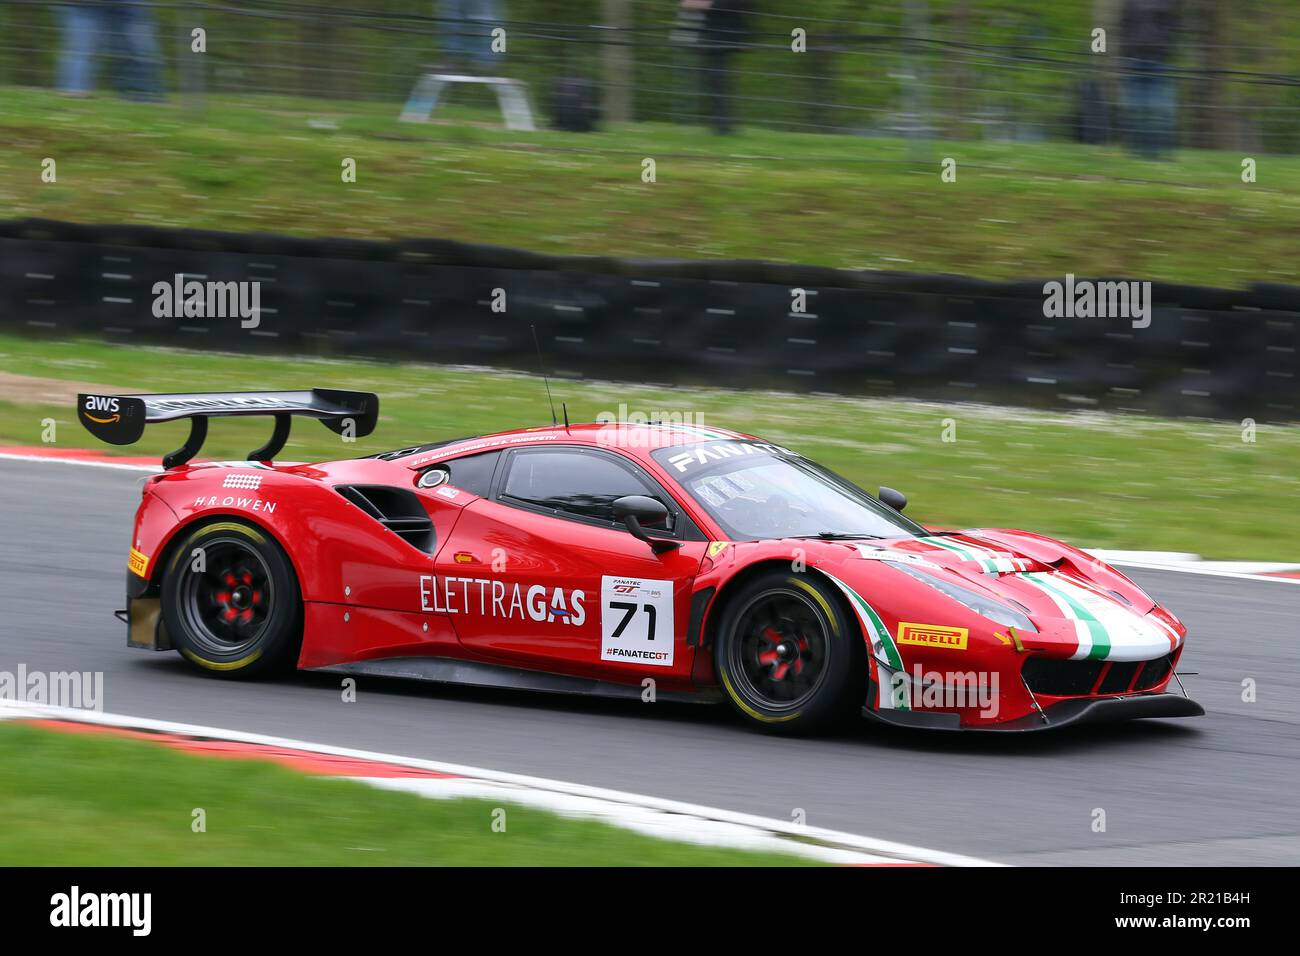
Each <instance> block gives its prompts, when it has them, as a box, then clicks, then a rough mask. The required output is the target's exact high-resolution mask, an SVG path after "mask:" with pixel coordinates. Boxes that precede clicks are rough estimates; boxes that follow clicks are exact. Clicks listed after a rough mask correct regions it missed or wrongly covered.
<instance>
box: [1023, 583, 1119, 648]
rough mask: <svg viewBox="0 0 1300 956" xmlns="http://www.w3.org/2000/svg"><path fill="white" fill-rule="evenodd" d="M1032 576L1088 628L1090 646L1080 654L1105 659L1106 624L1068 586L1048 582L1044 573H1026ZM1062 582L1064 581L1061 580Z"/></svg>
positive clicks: (1107, 645)
mask: <svg viewBox="0 0 1300 956" xmlns="http://www.w3.org/2000/svg"><path fill="white" fill-rule="evenodd" d="M1026 576H1027V577H1032V578H1033V580H1034V583H1035V584H1037V585H1038V586H1039V587H1040V588H1042V589H1043V590H1044V591H1047V592H1048V593H1049V594H1052V595H1054V596H1056V597H1058V598H1060V600H1061V601H1062V602H1063V603H1064V604H1065V605H1066V606H1067V607H1068V608H1069V611H1070V616H1071V617H1072V618H1074V619H1075V620H1077V621H1082V622H1083V624H1084V625H1085V626H1086V627H1087V628H1088V630H1089V632H1090V634H1091V636H1092V648H1091V649H1090V650H1089V651H1088V653H1087V654H1085V655H1082V656H1084V657H1086V658H1088V659H1089V660H1105V659H1106V657H1107V655H1108V654H1110V646H1111V641H1110V632H1109V631H1107V630H1106V625H1104V624H1102V623H1101V621H1099V620H1097V618H1096V616H1095V615H1094V614H1093V613H1092V612H1091V611H1090V610H1088V609H1087V608H1086V607H1084V606H1083V604H1081V603H1080V602H1079V600H1078V599H1077V598H1076V597H1075V596H1074V595H1073V594H1071V593H1070V591H1069V588H1068V587H1059V586H1058V585H1057V583H1056V582H1052V583H1050V584H1049V583H1048V582H1047V581H1046V580H1045V578H1046V575H1026ZM1062 583H1064V582H1062Z"/></svg>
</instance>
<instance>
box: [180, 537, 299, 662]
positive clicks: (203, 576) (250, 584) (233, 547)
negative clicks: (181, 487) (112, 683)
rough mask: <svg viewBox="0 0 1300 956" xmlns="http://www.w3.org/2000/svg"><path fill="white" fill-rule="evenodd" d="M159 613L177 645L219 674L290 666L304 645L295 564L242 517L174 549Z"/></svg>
mask: <svg viewBox="0 0 1300 956" xmlns="http://www.w3.org/2000/svg"><path fill="white" fill-rule="evenodd" d="M162 613H163V621H164V623H165V624H166V626H167V633H168V635H169V636H170V637H171V640H172V644H173V646H175V647H176V649H177V650H179V651H180V652H181V654H182V656H184V657H185V659H186V660H188V661H190V662H191V663H192V664H194V665H196V666H198V667H200V668H202V669H203V670H205V671H208V672H210V673H212V674H215V675H218V676H224V677H258V676H262V675H266V674H270V673H274V672H277V671H281V670H284V669H287V668H289V667H291V666H292V665H293V662H294V658H295V656H296V653H297V650H298V646H299V643H300V641H299V639H300V635H301V626H302V625H301V618H302V599H301V594H300V592H299V590H298V580H297V576H296V575H295V574H294V572H293V565H292V564H290V562H289V558H288V556H287V555H286V554H285V553H284V549H283V548H281V547H280V545H279V544H278V543H276V542H275V541H274V540H273V539H272V538H271V537H270V536H268V535H267V534H266V533H265V532H264V531H262V530H261V529H260V528H257V527H254V526H252V525H249V524H246V523H244V522H242V521H219V522H216V523H213V524H207V525H203V526H202V527H200V528H198V529H196V530H195V531H193V532H192V533H191V534H190V535H189V536H188V537H186V538H185V540H183V541H182V542H181V543H180V544H179V545H178V546H177V547H176V548H174V549H173V551H172V554H171V558H170V560H169V561H168V563H167V569H166V571H165V573H164V577H163V581H162Z"/></svg>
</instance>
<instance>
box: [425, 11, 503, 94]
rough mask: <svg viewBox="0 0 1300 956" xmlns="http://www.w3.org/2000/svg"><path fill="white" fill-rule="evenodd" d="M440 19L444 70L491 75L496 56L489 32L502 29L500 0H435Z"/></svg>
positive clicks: (494, 70) (496, 61)
mask: <svg viewBox="0 0 1300 956" xmlns="http://www.w3.org/2000/svg"><path fill="white" fill-rule="evenodd" d="M438 17H439V18H440V19H441V20H442V28H443V40H442V49H443V52H444V53H445V54H446V56H447V59H448V64H447V65H448V67H449V68H450V69H452V70H458V71H461V72H464V73H470V74H480V75H486V76H492V75H495V74H496V72H497V68H496V64H497V63H498V62H499V61H498V59H497V58H498V54H496V53H493V52H492V31H493V29H495V28H496V27H499V26H502V25H503V21H504V20H505V11H504V10H503V9H502V2H501V0H438Z"/></svg>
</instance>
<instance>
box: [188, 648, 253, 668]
mask: <svg viewBox="0 0 1300 956" xmlns="http://www.w3.org/2000/svg"><path fill="white" fill-rule="evenodd" d="M181 653H182V654H184V655H185V656H186V657H187V658H189V659H190V660H192V661H193V662H194V663H195V664H198V665H199V666H200V667H206V668H207V669H208V670H210V671H237V670H239V669H240V668H241V667H247V666H248V665H249V664H251V663H253V661H255V660H257V659H258V658H259V657H261V656H262V651H261V649H260V648H259V649H258V650H255V651H253V653H251V654H249V655H248V656H247V657H243V658H240V659H239V660H237V661H230V662H229V663H222V662H219V661H210V660H207V659H205V658H202V657H199V655H198V654H195V653H194V652H193V651H191V650H190V649H189V648H184V647H183V648H181Z"/></svg>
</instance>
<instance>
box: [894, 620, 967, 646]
mask: <svg viewBox="0 0 1300 956" xmlns="http://www.w3.org/2000/svg"><path fill="white" fill-rule="evenodd" d="M969 633H970V632H969V631H967V629H966V628H964V627H941V626H940V625H938V624H903V623H900V624H899V625H898V643H900V644H915V645H917V646H920V647H937V648H946V649H948V650H950V651H964V650H966V638H967V636H968V635H969Z"/></svg>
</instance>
